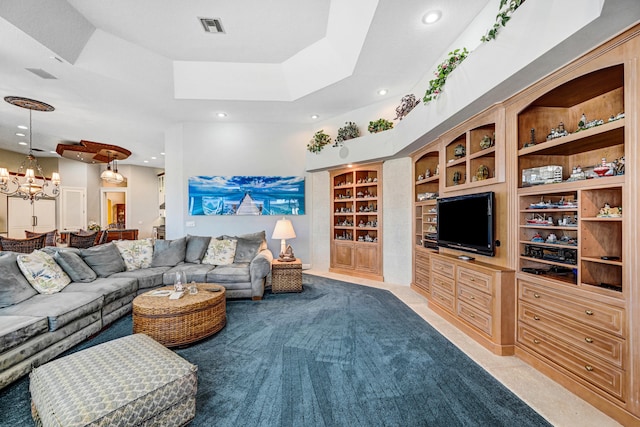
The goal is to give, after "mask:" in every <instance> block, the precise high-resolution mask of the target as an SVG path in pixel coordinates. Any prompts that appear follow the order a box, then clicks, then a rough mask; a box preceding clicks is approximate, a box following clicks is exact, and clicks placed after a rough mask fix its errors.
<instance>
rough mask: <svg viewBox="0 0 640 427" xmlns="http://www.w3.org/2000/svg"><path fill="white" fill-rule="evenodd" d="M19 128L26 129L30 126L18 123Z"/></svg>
mask: <svg viewBox="0 0 640 427" xmlns="http://www.w3.org/2000/svg"><path fill="white" fill-rule="evenodd" d="M18 129H24V130H27V129H29V128H28V127H26V126H25V125H18Z"/></svg>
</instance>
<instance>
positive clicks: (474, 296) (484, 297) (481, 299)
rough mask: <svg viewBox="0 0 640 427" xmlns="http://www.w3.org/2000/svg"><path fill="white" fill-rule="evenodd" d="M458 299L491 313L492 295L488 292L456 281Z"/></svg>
mask: <svg viewBox="0 0 640 427" xmlns="http://www.w3.org/2000/svg"><path fill="white" fill-rule="evenodd" d="M457 288H458V301H464V302H466V303H468V304H471V305H472V306H474V307H476V308H477V309H480V310H482V311H484V312H485V313H488V314H491V306H492V303H493V297H492V296H491V295H490V294H485V293H484V292H480V291H479V290H477V289H476V288H472V287H469V286H467V285H466V284H462V283H460V282H458V286H457Z"/></svg>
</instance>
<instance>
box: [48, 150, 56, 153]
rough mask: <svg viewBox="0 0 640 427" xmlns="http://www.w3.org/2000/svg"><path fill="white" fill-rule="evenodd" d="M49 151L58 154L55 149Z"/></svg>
mask: <svg viewBox="0 0 640 427" xmlns="http://www.w3.org/2000/svg"><path fill="white" fill-rule="evenodd" d="M49 153H51V154H58V153H57V152H56V151H55V150H51V151H49Z"/></svg>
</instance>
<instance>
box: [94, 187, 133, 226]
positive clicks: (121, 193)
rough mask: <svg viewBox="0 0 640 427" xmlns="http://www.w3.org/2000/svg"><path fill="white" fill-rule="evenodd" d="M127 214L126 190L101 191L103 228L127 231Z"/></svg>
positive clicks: (102, 189)
mask: <svg viewBox="0 0 640 427" xmlns="http://www.w3.org/2000/svg"><path fill="white" fill-rule="evenodd" d="M128 219H129V215H128V212H127V189H126V188H101V189H100V225H102V227H103V228H119V229H126V228H127V222H128Z"/></svg>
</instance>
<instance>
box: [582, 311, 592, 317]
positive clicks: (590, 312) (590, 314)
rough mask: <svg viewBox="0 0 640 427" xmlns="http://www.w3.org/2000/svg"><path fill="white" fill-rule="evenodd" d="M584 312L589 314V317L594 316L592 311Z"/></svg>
mask: <svg viewBox="0 0 640 427" xmlns="http://www.w3.org/2000/svg"><path fill="white" fill-rule="evenodd" d="M584 312H585V313H586V314H587V316H593V311H592V310H585V311H584Z"/></svg>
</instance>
